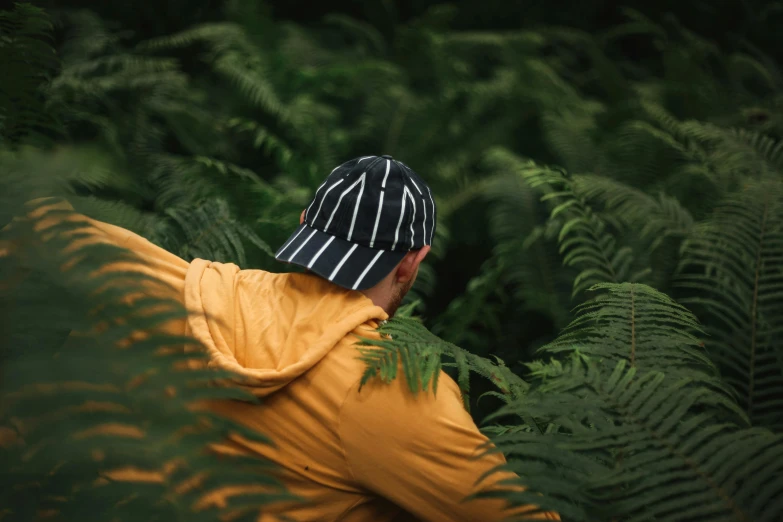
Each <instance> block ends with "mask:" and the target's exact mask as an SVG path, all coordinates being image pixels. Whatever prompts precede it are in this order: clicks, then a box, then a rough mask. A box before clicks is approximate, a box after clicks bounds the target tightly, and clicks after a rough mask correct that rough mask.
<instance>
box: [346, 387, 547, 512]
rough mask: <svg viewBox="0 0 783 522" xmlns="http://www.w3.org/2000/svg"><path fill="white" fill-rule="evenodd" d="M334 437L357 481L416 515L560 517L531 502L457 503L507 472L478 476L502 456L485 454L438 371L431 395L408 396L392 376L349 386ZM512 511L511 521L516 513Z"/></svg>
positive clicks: (480, 440)
mask: <svg viewBox="0 0 783 522" xmlns="http://www.w3.org/2000/svg"><path fill="white" fill-rule="evenodd" d="M339 430H340V437H341V439H342V442H343V446H344V451H345V455H346V459H347V461H348V465H349V467H350V469H351V471H352V473H353V476H354V479H355V480H356V481H357V483H358V484H359V485H360V486H361V487H364V488H366V489H368V490H370V491H371V492H373V493H374V494H376V495H378V496H381V497H383V498H386V499H387V500H389V501H391V502H393V503H395V504H396V505H398V506H400V507H401V508H403V509H405V510H406V511H407V512H408V513H410V514H411V515H414V516H416V517H418V518H419V519H421V520H423V521H432V522H436V521H437V522H469V521H470V522H475V521H482V522H494V521H499V520H504V519H506V518H508V517H510V516H512V515H515V516H517V515H521V514H522V513H527V518H529V519H537V520H560V518H559V516H558V515H557V514H555V513H547V512H541V511H538V512H537V513H536V511H537V508H536V507H535V506H530V507H527V506H526V507H524V508H522V509H516V510H514V511H511V510H505V506H506V503H505V501H503V500H500V499H476V500H470V501H464V499H465V497H467V496H468V495H470V494H471V493H474V492H475V491H478V490H484V489H486V488H488V487H492V484H494V483H497V482H498V481H500V480H502V479H504V478H508V477H510V476H511V477H514V476H515V475H513V474H510V473H506V472H504V473H495V474H492V475H490V476H489V477H488V478H487V479H486V480H484V481H482V482H481V483H480V484H478V481H479V480H480V479H481V477H482V475H483V474H484V473H485V472H487V471H489V470H491V469H492V468H494V467H495V466H497V465H499V464H503V463H504V462H505V459H504V457H503V456H502V454H500V453H494V454H492V455H485V456H482V457H481V458H479V459H474V457H477V456H479V455H481V454H482V453H483V452H484V449H483V448H482V447H481V446H482V445H483V444H485V443H486V442H487V440H488V439H487V437H486V436H485V435H483V434H482V433H481V432H480V431H479V430H478V427H477V426H476V424H475V423H474V422H473V419H472V418H471V417H470V414H468V412H467V411H466V410H465V408H464V406H463V403H462V398H461V393H460V391H459V387H458V386H457V383H456V382H454V380H453V379H452V378H451V377H449V376H448V375H446V374H445V373H441V375H440V378H439V383H438V391H437V394H433V393H432V391H428V392H419V393H418V394H417V395H416V396H414V395H413V394H412V393H410V391H409V390H408V385H407V382H406V380H405V378H404V377H403V376H402V375H400V376H399V377H398V378H396V379H394V380H393V381H392V382H391V383H388V384H386V383H383V382H381V381H380V380H373V381H371V382H370V383H368V384H367V385H366V386H365V387H364V388H362V390H361V391H357V389H356V388H354V389H352V390H351V391H350V392H349V394H348V397H347V398H346V400H345V403H344V404H343V407H342V409H341V414H340V428H339ZM521 518H522V517H520V518H519V519H521Z"/></svg>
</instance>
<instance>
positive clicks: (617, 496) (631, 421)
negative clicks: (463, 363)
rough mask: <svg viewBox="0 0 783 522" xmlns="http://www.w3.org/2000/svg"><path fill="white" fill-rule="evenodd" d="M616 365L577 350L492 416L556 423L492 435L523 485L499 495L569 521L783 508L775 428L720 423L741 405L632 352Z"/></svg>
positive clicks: (774, 515) (768, 517)
mask: <svg viewBox="0 0 783 522" xmlns="http://www.w3.org/2000/svg"><path fill="white" fill-rule="evenodd" d="M609 370H610V371H606V368H605V367H604V368H603V369H599V366H596V365H593V364H590V363H589V362H584V361H582V360H580V358H578V357H572V358H571V360H570V361H569V362H568V363H567V364H566V365H565V366H563V367H562V371H561V373H560V375H559V376H557V377H555V378H550V379H548V380H546V381H543V382H536V383H535V384H534V385H533V387H532V388H531V390H530V391H529V392H528V394H527V395H526V396H525V397H524V398H523V399H521V400H518V401H514V402H512V403H510V404H509V405H507V406H505V407H503V408H502V409H501V410H500V411H498V412H497V414H496V415H493V416H492V417H491V420H495V419H497V418H500V417H504V416H508V415H514V416H524V417H525V418H526V417H528V416H531V415H532V416H534V417H536V418H537V419H539V422H545V419H548V420H549V422H551V423H554V424H555V425H556V426H557V430H556V431H554V432H549V433H547V434H544V435H541V434H538V433H536V432H532V433H527V432H516V433H509V434H506V435H503V436H497V437H494V438H493V443H494V444H495V445H496V446H497V447H498V448H499V449H500V450H502V451H504V452H506V453H507V454H508V455H509V457H510V461H509V464H508V465H507V466H504V468H505V469H510V470H512V471H515V472H516V473H517V474H518V475H519V479H518V480H517V479H513V480H511V481H509V482H508V485H523V484H524V486H525V487H526V488H528V489H527V491H525V492H513V491H504V492H496V493H494V494H493V496H500V497H502V498H505V499H507V500H508V501H510V503H511V504H512V505H525V504H531V503H536V504H538V505H540V506H541V507H542V509H551V510H556V511H558V512H559V513H561V514H562V516H563V518H564V519H566V518H567V519H568V520H584V521H588V520H612V519H614V520H628V521H631V520H650V519H657V520H671V521H691V520H737V521H751V520H753V521H756V520H758V521H770V522H771V521H773V520H777V519H778V518H779V517H780V516H781V515H783V507H782V506H781V505H780V502H778V499H779V496H780V494H781V493H782V492H783V480H781V462H783V460H781V459H780V455H781V452H783V438H781V436H780V435H776V434H773V433H771V432H769V431H767V430H764V429H759V428H744V429H743V428H739V427H737V426H736V425H733V424H732V423H730V422H725V421H722V416H723V415H724V414H725V413H726V412H733V413H740V412H738V411H737V407H736V405H735V404H734V403H733V402H732V401H730V400H727V399H726V398H725V396H723V395H722V394H717V393H715V392H713V391H710V390H709V389H707V388H700V387H698V383H697V382H694V381H693V379H689V378H687V377H684V378H674V377H670V376H668V375H666V374H664V373H661V372H657V371H652V372H648V373H645V374H643V375H642V374H639V373H638V372H637V370H636V369H635V368H630V369H629V368H627V365H626V363H625V361H620V362H618V363H617V365H616V367H615V368H614V369H611V368H610V369H609ZM694 385H696V386H697V387H696V388H695V389H694ZM539 495H540V496H539ZM479 496H487V494H486V493H483V494H479Z"/></svg>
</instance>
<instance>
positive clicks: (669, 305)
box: [0, 0, 783, 522]
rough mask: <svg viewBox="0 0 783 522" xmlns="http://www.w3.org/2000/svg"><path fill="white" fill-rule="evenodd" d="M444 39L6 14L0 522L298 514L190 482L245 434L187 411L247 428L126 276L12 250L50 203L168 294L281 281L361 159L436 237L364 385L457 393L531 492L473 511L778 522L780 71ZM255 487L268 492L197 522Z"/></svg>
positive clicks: (588, 48)
mask: <svg viewBox="0 0 783 522" xmlns="http://www.w3.org/2000/svg"><path fill="white" fill-rule="evenodd" d="M172 5H173V4H172ZM778 9H779V7H778ZM772 12H777V11H775V10H774V9H772V8H770V13H772ZM762 14H763V13H762ZM454 16H455V11H454V8H453V7H450V6H448V5H437V6H435V7H432V8H430V9H428V10H427V11H426V12H425V13H424V14H423V15H421V16H418V17H416V18H414V19H412V20H409V21H407V22H405V23H404V24H398V25H395V26H394V27H393V30H384V31H382V30H380V29H379V28H378V27H376V26H374V25H373V24H372V23H370V22H367V21H363V20H359V19H355V18H350V17H348V16H345V15H337V14H334V15H330V16H328V17H326V18H325V19H324V20H323V21H322V23H319V24H317V25H316V26H314V27H310V26H308V27H304V26H299V25H296V24H294V23H291V22H284V21H280V20H275V19H273V18H272V17H271V16H270V15H269V14H268V13H267V12H266V10H265V9H264V8H263V4H259V3H257V2H249V1H239V0H235V1H229V2H226V3H225V8H224V10H223V12H222V14H221V16H220V17H219V19H216V20H204V21H201V22H199V23H196V24H194V25H192V26H191V27H188V28H186V29H183V30H178V31H176V32H170V33H161V34H158V35H156V36H153V37H150V38H140V37H139V36H138V34H137V33H138V32H135V31H134V28H133V27H123V26H122V24H121V23H118V22H117V21H116V20H108V19H104V18H101V17H100V16H98V15H97V14H96V12H94V11H91V10H88V9H84V8H64V7H61V6H60V7H58V8H54V7H52V8H50V9H42V8H38V7H34V6H32V5H30V4H16V6H15V7H14V8H13V9H9V10H4V11H0V71H2V75H3V78H4V80H3V82H2V86H0V139H1V140H2V141H1V142H0V165H2V176H0V228H2V235H0V288H2V292H1V293H0V295H2V306H1V307H0V310H1V311H2V312H1V313H0V324H2V331H3V335H2V340H1V341H0V342H2V345H0V346H1V349H0V368H2V373H0V388H2V401H0V467H1V468H2V469H3V470H6V472H4V473H2V474H0V482H1V484H0V498H2V502H0V520H3V521H5V520H9V521H14V522H16V521H20V522H21V521H27V520H29V521H33V520H42V519H43V518H46V517H49V519H51V520H78V519H82V518H83V517H84V515H85V514H86V513H89V514H90V515H92V516H93V518H95V519H100V520H112V521H115V520H116V521H120V520H123V521H124V520H188V521H192V520H201V519H203V520H215V517H216V516H217V515H218V513H216V510H217V511H221V512H222V513H223V514H225V513H229V512H230V513H233V514H234V515H238V518H236V519H234V518H232V520H255V519H256V516H257V513H258V511H259V510H260V511H263V506H264V504H265V503H268V502H273V501H276V500H279V499H285V498H289V497H288V494H287V493H286V491H285V490H284V488H283V487H282V486H281V485H280V484H278V483H277V482H276V481H275V480H274V479H273V478H272V475H271V473H270V468H269V464H267V463H264V462H255V461H252V462H237V463H236V464H235V465H233V466H231V467H227V466H226V465H225V462H223V461H219V460H217V458H216V457H214V456H211V455H210V454H208V453H205V452H203V451H202V450H203V448H204V447H205V446H206V445H207V444H208V443H209V442H210V441H215V440H218V439H219V438H220V437H224V436H225V435H226V434H227V433H229V432H232V431H241V430H242V429H241V428H240V427H239V426H236V425H233V424H231V423H229V422H228V421H226V420H224V419H220V418H217V417H208V416H205V415H204V414H202V413H196V412H195V411H193V410H192V409H191V408H189V405H190V404H192V403H193V402H194V401H198V400H202V399H205V398H212V397H221V398H224V397H229V398H234V399H236V400H253V399H252V397H246V396H244V395H242V394H241V393H240V392H239V391H232V390H228V389H223V388H214V387H211V386H209V382H211V380H212V379H214V378H216V374H215V372H212V371H205V370H201V371H196V370H192V369H191V370H187V371H183V370H182V366H183V364H185V365H187V363H188V362H189V361H190V362H192V361H193V360H194V359H196V360H197V359H199V358H200V357H203V356H202V355H201V354H200V352H199V351H198V349H197V347H196V346H195V345H194V341H193V340H192V339H187V338H182V337H179V336H173V335H171V334H168V333H166V332H165V331H163V330H161V329H160V328H159V327H160V326H161V325H163V324H165V322H166V321H167V320H170V319H171V318H172V317H176V316H180V315H182V314H183V313H184V310H182V309H181V308H180V307H179V305H178V304H177V303H174V302H170V301H167V300H165V299H162V298H157V297H154V296H155V294H156V293H155V291H152V290H151V291H149V292H148V293H142V294H141V295H139V291H138V289H139V288H142V287H143V288H148V287H147V286H143V285H150V286H149V288H155V285H156V282H155V281H154V280H149V279H148V278H145V277H144V276H143V275H141V274H140V273H139V272H138V271H137V270H134V268H133V267H134V263H136V262H138V261H137V260H135V258H134V257H133V253H132V252H127V251H123V250H121V249H113V248H108V247H106V246H98V245H83V244H81V243H79V240H80V239H81V238H83V236H82V235H81V234H82V233H83V232H84V226H85V225H84V223H80V222H79V221H78V220H76V221H73V220H57V221H56V222H57V223H58V224H56V225H52V224H51V221H49V218H51V217H53V216H55V215H57V216H60V217H62V216H69V215H71V214H70V213H69V212H68V211H64V210H49V211H47V212H46V213H44V214H43V215H40V216H37V217H33V218H31V219H26V220H19V219H18V218H19V217H20V216H25V215H30V213H31V212H33V211H34V210H35V209H36V208H38V209H39V210H41V211H43V207H42V205H44V204H45V203H48V202H51V201H52V200H51V199H47V200H40V199H38V198H60V199H64V200H67V201H68V202H70V203H71V204H72V205H73V207H74V208H75V210H76V211H77V212H78V213H81V214H84V215H87V216H89V217H92V218H96V219H100V220H102V221H106V222H109V223H112V224H116V225H120V226H122V227H125V228H128V229H130V230H132V231H134V232H136V233H138V234H140V235H142V236H144V237H146V238H147V239H149V240H150V241H152V242H153V243H155V244H157V245H160V246H162V247H164V248H166V249H167V250H169V251H171V252H173V253H174V254H176V255H178V256H180V257H182V258H183V259H186V260H192V259H195V258H197V257H200V258H206V259H211V260H215V261H222V262H233V263H237V264H238V265H239V266H241V267H243V268H258V269H264V270H270V271H281V270H287V269H292V268H291V267H287V266H285V265H281V264H279V263H276V262H275V260H274V259H273V257H272V255H271V253H272V251H273V250H274V249H275V248H277V246H279V245H280V244H281V243H282V242H283V241H284V240H285V239H286V238H287V237H288V234H289V233H290V231H291V230H292V228H293V224H295V223H296V222H297V220H298V216H299V212H301V209H303V208H304V207H305V206H306V205H307V202H308V201H309V198H310V197H311V196H312V194H313V191H314V190H315V189H316V188H317V187H318V185H319V184H320V183H321V181H322V180H323V177H324V176H325V175H326V174H327V173H328V172H329V171H330V170H331V169H332V168H334V166H335V165H337V164H338V163H340V162H342V161H345V160H346V159H348V158H351V157H355V156H359V155H364V154H391V155H393V156H395V157H400V158H401V159H403V161H405V162H406V163H407V164H409V165H411V166H412V167H413V168H414V169H415V170H416V171H417V172H418V173H420V174H421V175H422V176H423V177H424V178H425V179H426V180H427V182H428V183H429V184H430V186H431V187H432V189H433V194H434V195H435V196H436V199H437V203H438V208H439V213H438V216H439V222H438V227H437V231H438V232H437V234H438V235H437V237H436V239H435V245H434V248H433V252H432V254H431V259H430V258H428V260H427V263H426V266H424V267H423V268H422V272H421V275H420V278H419V282H418V283H417V285H416V287H415V288H414V291H413V292H411V295H410V296H409V298H408V299H407V300H406V306H405V307H404V308H403V309H402V310H401V312H400V313H399V314H398V316H397V317H396V318H395V319H393V320H391V321H389V322H388V323H387V324H386V325H385V326H384V327H383V330H384V331H385V332H387V333H391V334H392V337H393V341H391V340H390V341H383V342H367V343H366V345H365V346H362V347H360V352H359V353H360V354H361V357H363V358H364V360H365V362H366V367H367V372H366V374H365V380H366V379H376V378H382V379H387V380H388V379H394V378H404V379H406V380H407V381H408V383H409V385H410V387H411V389H412V390H413V391H415V392H417V393H433V391H434V389H436V388H437V376H438V375H439V373H440V370H441V369H443V370H444V371H446V372H447V373H449V374H450V375H452V376H454V377H455V379H456V380H457V382H458V383H459V385H460V388H461V389H462V391H463V396H464V398H465V405H466V407H467V408H468V409H469V410H470V411H471V413H472V414H473V415H474V417H475V418H476V420H477V421H478V422H480V423H481V425H482V426H483V428H484V429H485V430H486V432H487V433H488V434H490V435H491V439H492V441H493V443H494V445H495V446H496V448H497V450H498V451H502V452H503V453H504V454H505V455H506V456H507V458H508V461H509V463H508V468H509V469H511V470H513V471H514V472H515V473H516V474H517V475H518V476H519V479H518V480H515V482H518V483H519V484H521V485H524V486H525V487H526V488H527V489H526V490H525V491H522V492H520V491H519V490H518V489H514V492H511V490H509V491H508V492H505V491H504V492H500V493H496V494H499V495H502V496H503V498H505V499H507V500H508V501H509V502H510V503H511V504H512V505H521V504H537V505H539V506H540V507H541V509H542V510H554V511H557V512H558V513H560V514H561V516H562V519H563V520H564V521H590V522H594V521H613V522H614V521H617V522H619V521H624V522H626V521H627V522H630V521H683V522H696V521H729V520H730V521H742V522H764V521H769V522H777V521H779V520H781V519H783V141H782V140H783V111H782V110H781V108H783V95H781V93H782V92H783V77H782V76H781V70H780V68H779V67H778V66H777V64H776V63H775V61H774V60H773V59H772V58H770V57H769V56H768V55H767V54H765V51H764V50H763V49H759V48H756V47H754V46H752V45H750V44H748V43H747V41H745V40H742V39H739V40H737V41H736V42H731V45H729V44H727V43H725V42H723V43H721V44H720V45H718V44H717V43H714V42H711V41H709V40H707V39H705V38H703V37H701V36H700V35H698V34H696V33H694V32H692V31H689V30H688V29H687V28H685V27H683V26H682V25H680V24H679V23H678V22H677V20H676V19H674V18H668V19H665V20H652V19H650V18H648V17H646V16H645V15H644V14H642V13H640V12H637V11H632V10H627V11H626V12H625V16H626V20H627V21H626V22H625V23H624V24H622V25H619V26H617V27H614V28H612V29H611V30H609V31H604V32H601V33H588V32H584V31H582V30H577V29H575V28H570V27H552V26H546V25H541V26H538V27H535V28H525V29H520V30H514V31H494V32H493V31H464V30H455V29H452V28H450V25H449V23H450V20H451V19H452V18H453V17H454ZM759 16H760V17H761V15H759ZM770 16H771V15H770ZM773 19H774V18H770V20H773ZM762 21H763V20H762ZM759 23H761V22H759ZM770 23H771V22H770ZM769 30H772V29H771V28H770V29H769ZM630 45H633V46H636V47H637V48H641V49H645V53H646V54H645V55H644V56H645V57H644V59H643V60H638V59H632V58H629V57H628V56H626V55H624V54H623V49H624V48H626V47H627V46H630ZM31 202H32V203H31ZM7 225H8V226H7ZM10 225H13V226H10ZM3 227H5V228H3ZM31 238H33V239H35V240H34V241H31ZM118 260H123V261H124V262H126V263H127V266H128V267H129V268H128V270H127V271H123V272H121V273H108V274H107V273H104V272H101V267H104V266H106V265H107V264H108V263H116V262H117V261H118ZM138 332H148V333H147V334H146V335H138ZM183 345H188V346H192V347H193V348H194V349H193V350H186V351H184V352H183V351H182V350H181V349H180V348H181V347H182V346H183ZM217 377H220V376H219V375H218V376H217ZM161 397H167V399H166V400H165V401H164V400H161ZM246 435H247V436H250V435H249V434H246ZM262 442H265V443H269V442H273V441H266V440H263V441H262ZM161 463H165V465H164V466H163V468H161ZM129 468H134V469H137V470H138V469H140V470H148V471H150V470H156V471H155V472H154V473H157V474H156V475H155V479H154V480H153V479H150V480H149V481H147V482H143V483H138V482H134V483H129V482H127V481H125V480H123V478H122V477H123V470H127V469H129ZM150 473H153V472H152V471H150ZM250 477H252V478H253V480H255V481H256V482H261V483H264V484H265V485H268V486H269V491H270V492H269V493H265V494H263V495H262V494H253V495H250V494H248V495H245V496H238V497H236V498H234V499H233V501H232V502H231V503H229V505H228V506H224V507H221V508H216V507H212V508H210V509H203V506H202V507H201V508H199V498H201V496H202V495H203V494H204V493H205V492H208V491H210V490H211V489H213V488H215V487H217V486H219V485H221V484H227V483H231V482H234V481H247V480H249V478H250Z"/></svg>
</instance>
